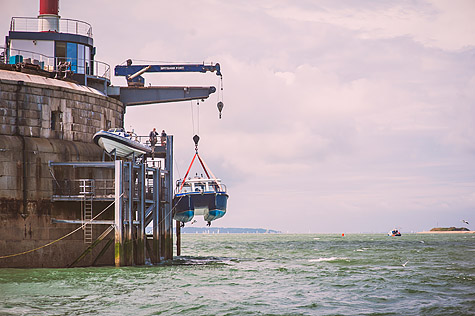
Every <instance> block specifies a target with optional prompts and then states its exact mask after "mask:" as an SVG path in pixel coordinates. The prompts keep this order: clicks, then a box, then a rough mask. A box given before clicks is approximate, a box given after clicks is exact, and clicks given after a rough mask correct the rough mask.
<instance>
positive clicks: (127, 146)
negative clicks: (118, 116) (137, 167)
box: [93, 128, 152, 157]
mask: <svg viewBox="0 0 475 316" xmlns="http://www.w3.org/2000/svg"><path fill="white" fill-rule="evenodd" d="M93 140H94V143H96V144H97V145H99V146H100V147H101V148H103V149H104V150H105V151H107V152H108V153H112V152H113V151H114V150H115V153H116V155H117V156H119V157H129V156H130V155H132V154H133V153H135V155H137V156H139V155H143V154H149V153H151V152H152V149H151V148H150V147H148V146H145V145H144V144H142V143H140V142H138V141H135V140H133V139H132V134H128V133H127V132H126V131H125V130H124V129H123V128H111V129H109V130H108V131H99V132H97V133H96V134H94V137H93Z"/></svg>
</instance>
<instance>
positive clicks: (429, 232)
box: [418, 230, 475, 234]
mask: <svg viewBox="0 0 475 316" xmlns="http://www.w3.org/2000/svg"><path fill="white" fill-rule="evenodd" d="M418 234H475V230H461V231H454V230H448V231H424V232H418Z"/></svg>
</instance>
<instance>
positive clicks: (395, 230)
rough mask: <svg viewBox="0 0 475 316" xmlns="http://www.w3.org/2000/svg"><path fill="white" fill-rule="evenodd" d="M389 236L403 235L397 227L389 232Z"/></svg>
mask: <svg viewBox="0 0 475 316" xmlns="http://www.w3.org/2000/svg"><path fill="white" fill-rule="evenodd" d="M388 236H391V237H395V236H401V232H399V230H397V229H393V230H391V231H390V232H389V233H388Z"/></svg>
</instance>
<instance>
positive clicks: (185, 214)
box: [173, 192, 228, 223]
mask: <svg viewBox="0 0 475 316" xmlns="http://www.w3.org/2000/svg"><path fill="white" fill-rule="evenodd" d="M227 201H228V195H227V194H226V193H224V192H203V193H201V192H188V193H181V194H177V195H176V196H175V198H174V200H173V205H174V208H175V209H174V216H173V218H174V219H175V220H177V221H180V222H182V223H186V222H189V221H191V220H192V219H193V217H194V216H195V215H203V218H204V220H205V221H207V222H211V221H214V220H216V219H218V218H221V217H223V216H224V215H225V214H226V208H227Z"/></svg>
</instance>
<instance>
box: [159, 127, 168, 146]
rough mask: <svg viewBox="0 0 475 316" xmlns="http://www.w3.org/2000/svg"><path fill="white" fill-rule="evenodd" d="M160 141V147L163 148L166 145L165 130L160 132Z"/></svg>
mask: <svg viewBox="0 0 475 316" xmlns="http://www.w3.org/2000/svg"><path fill="white" fill-rule="evenodd" d="M160 141H161V143H162V146H165V145H166V143H167V133H165V130H162V135H160Z"/></svg>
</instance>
